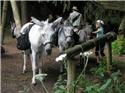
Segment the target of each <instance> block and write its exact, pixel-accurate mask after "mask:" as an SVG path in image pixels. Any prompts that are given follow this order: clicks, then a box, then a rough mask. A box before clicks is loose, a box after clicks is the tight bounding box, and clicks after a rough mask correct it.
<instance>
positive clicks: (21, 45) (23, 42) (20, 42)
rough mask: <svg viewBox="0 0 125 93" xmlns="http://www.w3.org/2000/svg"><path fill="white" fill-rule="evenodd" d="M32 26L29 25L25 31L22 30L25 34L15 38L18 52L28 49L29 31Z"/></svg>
mask: <svg viewBox="0 0 125 93" xmlns="http://www.w3.org/2000/svg"><path fill="white" fill-rule="evenodd" d="M33 25H34V24H32V25H29V27H27V28H26V29H24V30H25V31H24V32H25V33H24V34H21V35H20V36H19V37H18V38H17V48H18V49H20V50H27V49H30V41H29V31H30V29H31V28H32V26H33Z"/></svg>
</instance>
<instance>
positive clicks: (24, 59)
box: [23, 51, 27, 73]
mask: <svg viewBox="0 0 125 93" xmlns="http://www.w3.org/2000/svg"><path fill="white" fill-rule="evenodd" d="M26 59H27V55H26V51H23V62H24V64H23V73H25V72H26Z"/></svg>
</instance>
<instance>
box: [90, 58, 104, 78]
mask: <svg viewBox="0 0 125 93" xmlns="http://www.w3.org/2000/svg"><path fill="white" fill-rule="evenodd" d="M90 71H91V72H92V74H93V75H98V76H100V77H104V73H105V72H106V61H105V59H102V61H101V62H100V63H99V66H98V67H94V68H91V69H90Z"/></svg>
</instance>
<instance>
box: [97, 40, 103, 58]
mask: <svg viewBox="0 0 125 93" xmlns="http://www.w3.org/2000/svg"><path fill="white" fill-rule="evenodd" d="M104 47H105V42H103V41H102V42H101V41H100V42H99V43H98V44H96V49H95V55H96V56H105V54H104Z"/></svg>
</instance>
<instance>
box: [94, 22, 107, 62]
mask: <svg viewBox="0 0 125 93" xmlns="http://www.w3.org/2000/svg"><path fill="white" fill-rule="evenodd" d="M103 25H104V22H103V21H102V20H97V21H96V29H97V30H96V31H95V32H93V33H95V34H96V38H99V37H102V36H103V35H104V28H103ZM104 46H105V42H104V41H100V42H99V43H98V44H97V45H96V49H95V55H96V58H97V62H99V61H100V58H101V57H103V56H105V54H104Z"/></svg>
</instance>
